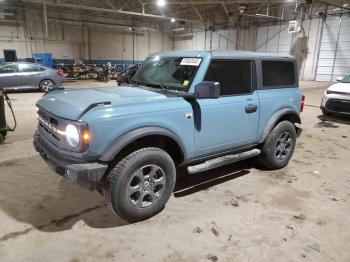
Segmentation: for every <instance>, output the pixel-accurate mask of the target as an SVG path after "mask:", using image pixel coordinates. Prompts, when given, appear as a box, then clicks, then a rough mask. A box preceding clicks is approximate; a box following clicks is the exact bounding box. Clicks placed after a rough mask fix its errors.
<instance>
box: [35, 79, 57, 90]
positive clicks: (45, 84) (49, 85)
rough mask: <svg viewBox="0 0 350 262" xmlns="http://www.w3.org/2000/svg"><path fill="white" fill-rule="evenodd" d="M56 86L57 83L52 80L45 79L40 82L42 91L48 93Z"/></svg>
mask: <svg viewBox="0 0 350 262" xmlns="http://www.w3.org/2000/svg"><path fill="white" fill-rule="evenodd" d="M55 87H56V85H55V83H54V82H53V81H52V80H49V79H47V80H43V81H41V82H40V84H39V89H40V91H41V92H44V93H47V92H49V91H51V90H53V89H54V88H55Z"/></svg>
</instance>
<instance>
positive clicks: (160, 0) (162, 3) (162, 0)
mask: <svg viewBox="0 0 350 262" xmlns="http://www.w3.org/2000/svg"><path fill="white" fill-rule="evenodd" d="M165 5H166V1H165V0H157V6H159V7H164V6H165Z"/></svg>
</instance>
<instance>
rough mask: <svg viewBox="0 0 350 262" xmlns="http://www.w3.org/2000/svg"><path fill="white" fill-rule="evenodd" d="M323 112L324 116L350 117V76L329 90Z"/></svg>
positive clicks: (324, 98) (322, 106)
mask: <svg viewBox="0 0 350 262" xmlns="http://www.w3.org/2000/svg"><path fill="white" fill-rule="evenodd" d="M321 110H322V113H323V114H324V115H347V116H350V74H349V75H347V76H345V77H344V78H343V79H337V83H335V84H333V85H331V86H330V87H328V88H327V90H326V92H325V93H324V96H323V98H322V103H321Z"/></svg>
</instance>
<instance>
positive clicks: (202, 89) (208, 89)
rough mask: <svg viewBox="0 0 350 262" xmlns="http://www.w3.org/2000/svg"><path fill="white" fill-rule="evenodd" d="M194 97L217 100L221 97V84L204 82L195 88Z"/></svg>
mask: <svg viewBox="0 0 350 262" xmlns="http://www.w3.org/2000/svg"><path fill="white" fill-rule="evenodd" d="M194 96H195V98H198V99H201V98H202V99H205V98H207V99H216V98H219V97H220V83H219V82H213V81H203V82H201V83H199V84H198V85H196V86H195V88H194Z"/></svg>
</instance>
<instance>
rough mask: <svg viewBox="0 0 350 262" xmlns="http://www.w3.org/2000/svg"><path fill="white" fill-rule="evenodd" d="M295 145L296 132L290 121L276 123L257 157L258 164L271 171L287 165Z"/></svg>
mask: <svg viewBox="0 0 350 262" xmlns="http://www.w3.org/2000/svg"><path fill="white" fill-rule="evenodd" d="M295 144H296V130H295V127H294V125H293V124H292V123H291V122H290V121H282V122H280V123H278V124H277V125H276V126H275V127H274V129H273V130H272V131H271V133H270V134H269V136H268V137H267V139H266V141H265V143H264V145H263V146H262V148H261V154H260V155H259V156H258V161H259V163H260V164H261V165H262V166H264V167H266V168H268V169H271V170H276V169H280V168H283V167H285V166H287V165H288V163H289V160H290V159H291V157H292V155H293V153H294V149H295Z"/></svg>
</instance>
